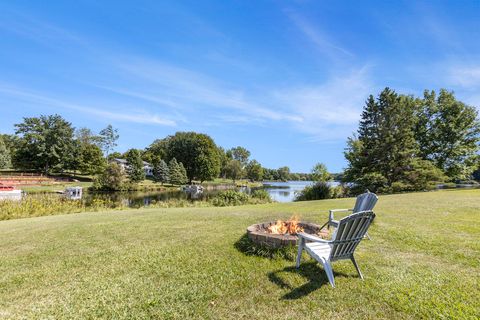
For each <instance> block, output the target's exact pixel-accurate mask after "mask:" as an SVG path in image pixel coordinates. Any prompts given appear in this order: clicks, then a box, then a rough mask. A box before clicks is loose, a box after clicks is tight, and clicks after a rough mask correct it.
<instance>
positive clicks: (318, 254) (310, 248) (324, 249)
mask: <svg viewBox="0 0 480 320" xmlns="http://www.w3.org/2000/svg"><path fill="white" fill-rule="evenodd" d="M305 249H306V250H307V252H308V253H309V254H310V255H311V256H312V257H313V258H314V259H316V260H319V259H320V260H327V259H328V258H329V257H330V252H331V251H332V246H331V244H329V243H318V242H308V243H305Z"/></svg>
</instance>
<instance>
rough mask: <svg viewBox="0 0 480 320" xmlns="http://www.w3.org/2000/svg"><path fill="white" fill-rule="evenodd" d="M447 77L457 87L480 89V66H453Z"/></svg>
mask: <svg viewBox="0 0 480 320" xmlns="http://www.w3.org/2000/svg"><path fill="white" fill-rule="evenodd" d="M447 77H448V80H449V82H450V83H451V84H453V85H455V86H460V87H463V88H466V89H480V65H452V66H451V67H450V69H449V70H448V72H447Z"/></svg>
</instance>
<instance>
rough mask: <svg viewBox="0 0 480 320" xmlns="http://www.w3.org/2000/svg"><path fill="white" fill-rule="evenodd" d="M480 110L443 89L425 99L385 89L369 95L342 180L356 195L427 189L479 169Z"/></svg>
mask: <svg viewBox="0 0 480 320" xmlns="http://www.w3.org/2000/svg"><path fill="white" fill-rule="evenodd" d="M479 134H480V123H479V121H478V112H477V110H476V109H475V108H474V107H472V106H468V105H466V104H465V103H463V102H461V101H458V100H457V99H456V98H455V96H454V94H453V92H449V91H447V90H445V89H442V90H440V92H439V93H438V94H437V93H436V92H434V91H425V92H424V95H423V97H422V98H419V97H414V96H412V95H402V94H398V93H396V92H395V91H394V90H391V89H390V88H385V89H384V90H383V91H382V92H381V93H380V94H379V95H378V96H377V97H376V98H375V97H374V96H373V95H370V96H369V98H368V99H367V101H366V103H365V106H364V109H363V112H362V115H361V120H360V123H359V128H358V131H357V133H356V134H355V135H353V136H352V137H350V138H349V139H348V141H347V147H346V150H345V158H346V160H347V162H348V166H347V168H346V170H345V172H344V174H343V177H342V179H343V181H344V182H347V183H349V184H350V187H351V188H352V191H353V192H354V193H359V192H362V191H364V190H365V189H369V190H370V191H375V192H398V191H414V190H428V189H431V188H433V187H435V186H436V185H437V184H438V183H442V182H460V181H465V180H469V179H471V178H472V175H473V174H474V171H475V170H477V169H478V168H479V156H478V150H479V141H480V136H479Z"/></svg>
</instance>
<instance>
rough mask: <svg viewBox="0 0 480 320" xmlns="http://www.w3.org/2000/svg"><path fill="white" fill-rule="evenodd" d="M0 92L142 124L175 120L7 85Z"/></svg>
mask: <svg viewBox="0 0 480 320" xmlns="http://www.w3.org/2000/svg"><path fill="white" fill-rule="evenodd" d="M0 93H3V94H6V95H8V96H11V97H14V98H16V99H20V100H23V101H28V102H32V103H35V104H42V105H47V106H53V107H60V108H67V109H71V110H77V111H79V112H82V113H87V114H92V115H95V116H98V117H101V118H106V119H112V120H119V121H125V122H134V123H143V124H156V125H163V126H175V125H176V122H175V121H173V120H171V119H166V118H163V117H160V116H159V115H156V114H151V113H148V112H133V111H132V112H128V113H127V112H125V111H123V112H120V111H107V110H104V108H98V107H90V106H83V105H79V104H74V103H70V102H67V101H63V100H59V99H56V98H51V97H49V96H46V95H43V94H39V93H36V92H32V91H28V90H23V89H19V88H12V87H8V86H0Z"/></svg>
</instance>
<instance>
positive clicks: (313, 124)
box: [274, 67, 375, 141]
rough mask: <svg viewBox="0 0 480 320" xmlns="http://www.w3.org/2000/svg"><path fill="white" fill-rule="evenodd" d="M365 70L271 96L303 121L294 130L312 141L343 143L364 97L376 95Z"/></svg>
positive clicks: (354, 124) (355, 122)
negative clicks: (294, 112) (308, 135)
mask: <svg viewBox="0 0 480 320" xmlns="http://www.w3.org/2000/svg"><path fill="white" fill-rule="evenodd" d="M368 71H369V68H368V67H363V68H360V69H355V70H353V71H350V72H348V73H346V74H344V75H343V76H334V77H332V78H331V79H329V80H328V81H326V82H325V83H323V84H320V85H316V86H305V87H301V88H295V89H285V90H282V91H280V92H276V93H275V94H274V97H275V99H276V100H275V101H277V103H278V104H280V105H282V106H283V108H287V109H292V110H295V111H296V114H297V116H298V117H301V118H302V119H304V120H303V122H302V123H301V124H297V125H296V126H295V127H296V128H297V129H298V130H301V131H304V132H306V133H308V134H310V135H311V138H312V140H323V141H325V140H343V139H345V138H346V137H347V136H349V135H350V134H351V133H352V132H353V130H354V129H355V127H356V126H357V124H358V120H359V117H360V113H361V110H362V108H363V106H364V103H365V100H366V98H367V97H368V95H369V94H371V93H372V92H375V91H374V90H375V85H374V84H373V82H372V80H371V79H370V76H369V72H368Z"/></svg>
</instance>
